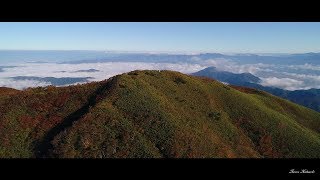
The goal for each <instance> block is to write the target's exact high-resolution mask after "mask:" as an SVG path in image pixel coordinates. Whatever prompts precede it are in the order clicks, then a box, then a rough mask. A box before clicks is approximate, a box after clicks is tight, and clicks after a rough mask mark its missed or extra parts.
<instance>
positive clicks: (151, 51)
mask: <svg viewBox="0 0 320 180" xmlns="http://www.w3.org/2000/svg"><path fill="white" fill-rule="evenodd" d="M0 51H97V52H105V53H108V52H111V53H112V52H116V53H150V54H190V55H192V54H204V53H217V54H256V55H259V54H261V55H263V54H283V55H285V54H307V53H320V52H312V51H305V52H243V51H240V52H223V51H193V50H190V51H188V50H172V51H163V50H158V51H153V50H108V49H105V50H90V49H0Z"/></svg>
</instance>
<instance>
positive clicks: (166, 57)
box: [63, 53, 320, 65]
mask: <svg viewBox="0 0 320 180" xmlns="http://www.w3.org/2000/svg"><path fill="white" fill-rule="evenodd" d="M195 58H199V59H201V60H208V59H229V60H233V61H236V62H238V63H240V64H246V63H273V64H283V65H287V64H291V65H296V64H305V63H308V64H319V60H320V53H303V54H287V55H257V54H233V55H230V54H220V53H200V54H165V53H160V54H149V53H106V54H105V55H104V56H99V57H97V58H96V59H87V60H86V59H85V60H75V61H66V62H63V63H69V64H70V63H71V64H79V63H96V62H109V61H126V62H132V61H147V62H168V63H175V62H194V59H195Z"/></svg>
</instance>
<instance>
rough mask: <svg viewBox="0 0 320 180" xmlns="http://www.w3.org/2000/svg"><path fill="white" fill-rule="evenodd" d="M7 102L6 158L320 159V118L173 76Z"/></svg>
mask: <svg viewBox="0 0 320 180" xmlns="http://www.w3.org/2000/svg"><path fill="white" fill-rule="evenodd" d="M9 102H10V103H11V104H10V103H9ZM0 104H1V106H5V105H8V104H10V108H4V109H3V110H1V111H0V113H1V114H0V115H1V117H0V128H4V129H6V132H2V131H0V133H1V134H0V137H1V139H0V142H1V143H0V156H1V157H95V158H106V157H225V158H236V157H253V158H260V157H276V158H277V157H298V158H314V157H320V152H319V151H318V150H319V149H320V135H319V131H320V122H319V120H320V113H318V112H316V111H313V110H310V109H307V108H304V107H302V106H299V105H296V104H294V103H291V102H289V101H286V100H283V99H281V98H277V97H275V96H272V95H270V94H268V93H265V92H263V91H258V90H255V89H249V88H243V87H237V86H227V85H224V84H222V83H220V82H218V81H215V80H212V79H208V78H199V77H193V76H188V75H185V74H182V73H178V72H173V71H148V70H146V71H133V72H130V73H125V74H122V75H118V76H115V77H113V78H110V79H109V80H107V81H102V82H95V83H90V84H84V85H78V86H69V87H64V88H56V87H50V88H38V89H30V90H28V91H22V92H20V93H19V94H17V95H10V97H9V98H6V99H4V100H2V101H1V102H0ZM33 106H36V108H33ZM26 124H27V125H26ZM22 127H27V128H22ZM3 136H4V137H3Z"/></svg>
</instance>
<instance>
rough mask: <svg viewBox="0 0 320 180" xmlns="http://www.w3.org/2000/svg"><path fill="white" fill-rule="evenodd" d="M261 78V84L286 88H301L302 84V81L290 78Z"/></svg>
mask: <svg viewBox="0 0 320 180" xmlns="http://www.w3.org/2000/svg"><path fill="white" fill-rule="evenodd" d="M261 80H262V82H261V85H263V86H272V87H278V88H281V89H286V90H296V89H303V88H302V86H303V84H304V82H303V81H299V80H295V79H290V78H277V77H270V78H261Z"/></svg>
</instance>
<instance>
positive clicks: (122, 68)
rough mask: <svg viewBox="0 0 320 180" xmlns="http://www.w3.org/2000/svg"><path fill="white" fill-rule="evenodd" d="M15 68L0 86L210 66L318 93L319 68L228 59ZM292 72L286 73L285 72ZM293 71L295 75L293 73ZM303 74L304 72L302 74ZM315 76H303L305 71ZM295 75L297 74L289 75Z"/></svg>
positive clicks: (0, 74) (6, 73) (1, 74)
mask: <svg viewBox="0 0 320 180" xmlns="http://www.w3.org/2000/svg"><path fill="white" fill-rule="evenodd" d="M13 65H16V66H17V67H12V68H3V72H0V86H6V87H12V88H16V89H23V88H26V87H37V86H47V85H50V83H49V82H43V81H36V80H13V79H10V78H9V77H15V76H36V77H56V78H61V77H92V79H90V80H91V81H100V80H104V79H108V78H110V77H112V76H114V75H117V74H121V73H125V72H129V71H133V70H147V69H149V70H174V71H179V72H182V73H187V74H188V73H193V72H196V71H199V70H202V69H204V68H206V67H209V66H215V67H216V68H217V69H218V70H223V71H229V72H233V73H251V74H253V75H256V76H258V77H260V78H261V79H262V83H261V84H262V85H264V86H274V87H278V88H283V89H287V90H297V89H310V88H318V89H320V66H315V65H311V64H304V65H281V66H279V65H274V64H263V63H256V64H240V63H237V62H235V61H232V60H228V59H210V60H202V59H200V58H193V59H192V62H188V63H186V62H181V63H149V62H104V63H83V64H56V63H22V64H21V63H20V64H13ZM88 69H96V70H98V71H97V72H75V71H79V70H88ZM289 69H291V71H288V72H286V70H289ZM292 70H294V71H292ZM301 70H304V71H301ZM311 70H312V72H311V73H313V72H317V71H319V73H318V74H306V73H305V72H306V71H308V72H309V71H311ZM292 72H296V73H292Z"/></svg>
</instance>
